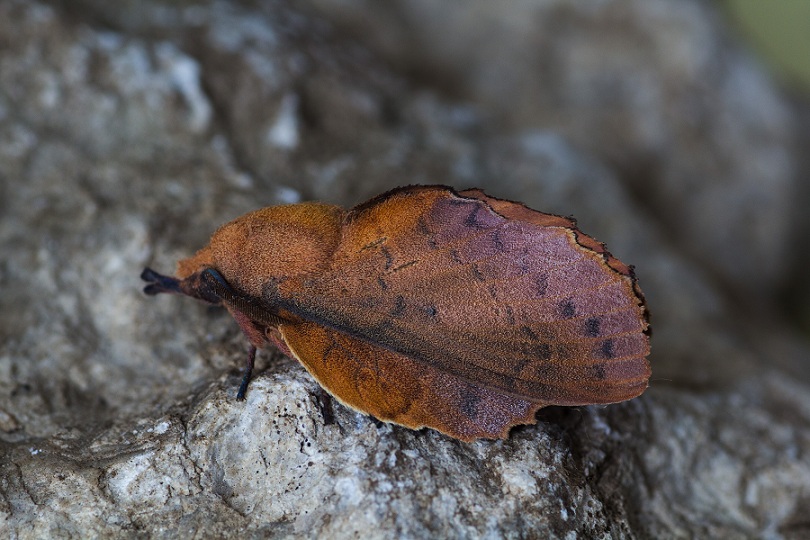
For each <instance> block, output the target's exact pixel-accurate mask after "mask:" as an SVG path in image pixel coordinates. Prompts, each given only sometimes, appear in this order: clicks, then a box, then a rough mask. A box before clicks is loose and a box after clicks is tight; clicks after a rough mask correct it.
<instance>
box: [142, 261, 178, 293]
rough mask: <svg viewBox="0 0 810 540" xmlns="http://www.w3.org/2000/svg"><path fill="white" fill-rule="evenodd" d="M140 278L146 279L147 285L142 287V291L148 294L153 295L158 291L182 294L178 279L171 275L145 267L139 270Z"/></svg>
mask: <svg viewBox="0 0 810 540" xmlns="http://www.w3.org/2000/svg"><path fill="white" fill-rule="evenodd" d="M141 279H142V280H144V281H146V282H147V283H148V285H147V286H146V287H144V288H143V292H145V293H146V294H148V295H149V296H154V295H156V294H160V293H175V294H182V293H183V291H182V290H181V289H180V280H179V279H177V278H173V277H171V276H164V275H163V274H159V273H158V272H155V271H154V270H152V269H151V268H149V267H147V268H144V269H143V272H141Z"/></svg>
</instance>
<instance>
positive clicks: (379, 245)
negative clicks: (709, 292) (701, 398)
mask: <svg viewBox="0 0 810 540" xmlns="http://www.w3.org/2000/svg"><path fill="white" fill-rule="evenodd" d="M578 239H579V240H578ZM264 294H265V299H266V301H268V302H269V303H270V304H272V305H276V306H279V307H281V308H283V309H286V310H288V311H290V312H292V313H294V314H296V315H298V316H300V317H301V318H303V319H305V320H308V321H311V322H314V323H316V324H319V325H322V326H325V327H328V328H332V329H335V330H338V331H339V332H340V333H341V334H342V335H344V336H346V337H347V338H351V339H354V340H358V341H362V342H364V343H367V344H371V345H374V346H376V347H378V348H382V349H385V350H387V351H390V352H393V353H397V354H398V355H400V356H402V357H406V358H408V359H410V360H413V361H415V362H416V363H417V364H418V365H419V366H420V367H419V373H422V374H426V375H425V376H427V374H432V373H433V371H438V372H441V373H444V374H450V375H453V376H454V377H455V378H456V379H458V380H463V381H466V382H467V383H469V384H471V385H473V386H476V387H481V388H485V389H490V390H495V391H497V392H500V393H502V394H508V395H510V396H513V397H517V398H521V399H525V400H527V401H531V402H536V403H544V404H559V405H579V404H593V403H614V402H618V401H623V400H626V399H630V398H632V397H635V396H637V395H638V394H640V393H641V392H643V391H644V389H645V388H646V387H647V381H648V379H649V375H650V367H649V363H648V362H647V360H646V356H647V354H648V353H649V338H648V325H647V320H646V310H645V307H644V302H643V297H642V296H641V294H640V292H639V291H638V288H637V286H636V283H635V280H634V278H633V277H632V272H631V271H630V269H629V268H628V267H627V266H626V265H623V264H622V263H620V262H619V261H618V260H616V259H615V258H613V257H611V256H610V254H609V253H607V252H606V251H605V250H604V247H603V246H602V245H601V244H599V243H598V242H596V241H594V240H593V239H591V238H590V237H587V236H585V235H583V234H582V233H581V232H580V231H578V230H577V229H576V227H575V226H574V224H573V222H572V221H571V220H568V219H567V218H562V217H559V216H552V215H549V214H542V213H540V212H535V211H533V210H530V209H528V208H526V207H524V206H522V205H519V204H517V203H510V202H508V201H499V200H497V199H490V198H488V197H487V196H486V195H484V194H483V193H481V192H478V191H474V192H467V196H462V195H459V194H456V193H455V192H453V191H451V190H449V189H446V188H438V187H423V188H404V189H400V190H396V191H394V192H390V193H388V194H385V195H383V196H381V197H378V198H376V199H373V200H372V201H369V202H368V203H366V204H364V205H362V206H359V207H357V208H355V209H354V210H352V211H351V212H350V213H349V214H348V215H347V219H346V222H345V223H344V226H343V235H342V239H341V241H340V244H339V245H338V248H337V250H336V252H335V255H334V257H333V260H332V265H331V269H330V270H328V271H326V272H324V273H322V274H320V275H318V276H314V277H313V276H310V277H306V278H300V279H297V278H292V279H288V280H285V281H280V282H274V283H271V284H270V285H269V286H268V287H266V288H265V291H264ZM302 360H303V359H302ZM419 373H417V375H418V374H419ZM391 384H392V385H395V386H396V385H404V384H407V382H406V381H404V380H402V379H394V380H392V381H391Z"/></svg>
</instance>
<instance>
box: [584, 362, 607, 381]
mask: <svg viewBox="0 0 810 540" xmlns="http://www.w3.org/2000/svg"><path fill="white" fill-rule="evenodd" d="M588 375H589V376H590V377H591V378H592V379H597V380H600V381H604V380H605V377H606V376H607V373H606V371H605V366H603V365H601V364H598V365H595V366H591V367H590V368H588Z"/></svg>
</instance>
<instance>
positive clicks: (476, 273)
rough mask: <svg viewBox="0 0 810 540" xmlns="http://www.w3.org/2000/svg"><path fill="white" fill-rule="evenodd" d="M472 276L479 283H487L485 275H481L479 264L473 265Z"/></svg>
mask: <svg viewBox="0 0 810 540" xmlns="http://www.w3.org/2000/svg"><path fill="white" fill-rule="evenodd" d="M472 274H473V277H474V278H475V279H477V280H478V281H486V278H485V277H484V274H482V273H481V269H480V268H478V265H477V264H474V265H472Z"/></svg>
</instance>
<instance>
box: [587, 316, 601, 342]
mask: <svg viewBox="0 0 810 540" xmlns="http://www.w3.org/2000/svg"><path fill="white" fill-rule="evenodd" d="M601 325H602V319H601V318H600V317H588V318H587V319H585V335H586V336H588V337H597V336H598V335H599V330H600V328H599V327H600V326H601Z"/></svg>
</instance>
